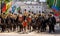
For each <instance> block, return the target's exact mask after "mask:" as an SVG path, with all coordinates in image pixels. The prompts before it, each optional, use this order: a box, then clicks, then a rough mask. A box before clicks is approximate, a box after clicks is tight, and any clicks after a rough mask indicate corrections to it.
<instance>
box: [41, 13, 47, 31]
mask: <svg viewBox="0 0 60 36" xmlns="http://www.w3.org/2000/svg"><path fill="white" fill-rule="evenodd" d="M46 24H47V19H46V16H45V14H44V15H42V25H41V30H42V32H44V31H46V26H47V25H46Z"/></svg>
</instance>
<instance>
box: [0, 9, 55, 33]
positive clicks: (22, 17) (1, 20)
mask: <svg viewBox="0 0 60 36" xmlns="http://www.w3.org/2000/svg"><path fill="white" fill-rule="evenodd" d="M46 16H48V18H47V17H46ZM55 24H56V19H55V17H54V16H53V14H48V15H46V14H44V13H43V14H42V15H41V14H40V13H39V14H36V13H33V12H31V11H29V12H27V11H26V9H25V11H24V13H19V14H14V13H11V12H10V13H8V14H5V13H2V14H1V15H0V28H2V29H1V32H5V31H8V32H10V31H13V32H14V31H17V32H22V31H24V32H26V31H27V30H29V32H32V31H35V30H37V31H38V32H46V30H47V28H46V27H47V26H49V33H50V32H52V31H53V32H55V29H54V27H55Z"/></svg>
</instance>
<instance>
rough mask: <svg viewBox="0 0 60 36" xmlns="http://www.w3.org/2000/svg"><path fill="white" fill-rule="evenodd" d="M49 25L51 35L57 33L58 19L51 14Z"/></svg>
mask: <svg viewBox="0 0 60 36" xmlns="http://www.w3.org/2000/svg"><path fill="white" fill-rule="evenodd" d="M48 23H49V24H48V25H49V33H51V32H52V31H53V32H55V24H56V19H55V17H54V16H53V15H52V14H49V18H48Z"/></svg>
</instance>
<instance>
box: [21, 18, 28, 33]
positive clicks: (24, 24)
mask: <svg viewBox="0 0 60 36" xmlns="http://www.w3.org/2000/svg"><path fill="white" fill-rule="evenodd" d="M22 25H23V31H24V33H26V31H27V25H28V22H27V20H26V19H25V20H24V21H23V22H22Z"/></svg>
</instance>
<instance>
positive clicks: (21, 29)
mask: <svg viewBox="0 0 60 36" xmlns="http://www.w3.org/2000/svg"><path fill="white" fill-rule="evenodd" d="M18 22H19V23H18V25H19V32H21V31H23V25H22V22H23V15H22V14H19V18H18Z"/></svg>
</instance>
